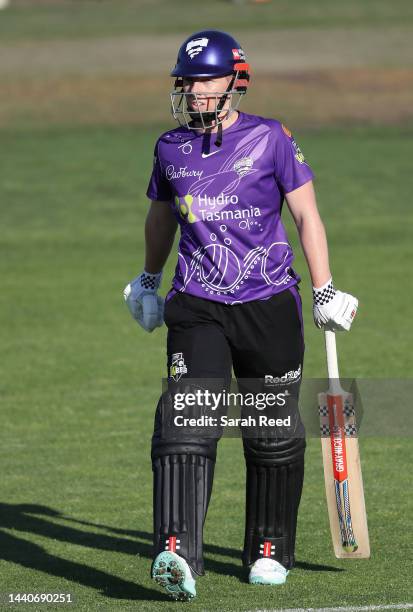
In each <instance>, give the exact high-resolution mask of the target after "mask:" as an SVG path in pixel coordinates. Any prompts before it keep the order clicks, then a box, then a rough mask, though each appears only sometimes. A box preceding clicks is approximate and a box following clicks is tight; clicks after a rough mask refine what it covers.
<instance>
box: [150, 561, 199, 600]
mask: <svg viewBox="0 0 413 612" xmlns="http://www.w3.org/2000/svg"><path fill="white" fill-rule="evenodd" d="M151 575H152V578H153V580H155V582H156V583H157V584H159V586H161V587H163V588H164V589H166V591H167V592H168V595H170V596H171V597H172V598H173V599H176V600H179V601H190V600H191V599H193V598H194V597H195V595H196V590H195V580H194V579H193V578H192V574H191V570H190V567H189V565H188V563H187V562H186V561H185V559H183V558H182V557H180V556H179V555H177V554H176V553H174V552H169V551H167V550H165V551H164V552H161V553H159V555H158V556H157V557H156V558H155V560H154V562H153V563H152V570H151Z"/></svg>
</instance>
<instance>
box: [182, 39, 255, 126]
mask: <svg viewBox="0 0 413 612" xmlns="http://www.w3.org/2000/svg"><path fill="white" fill-rule="evenodd" d="M171 76H173V77H176V80H175V89H174V91H173V92H172V93H171V105H172V114H173V116H174V118H175V119H176V120H177V121H178V122H179V123H180V124H181V125H185V126H186V127H188V128H189V129H196V128H197V127H200V126H201V127H203V128H207V127H212V125H219V124H220V123H222V121H224V119H225V118H226V117H228V116H229V114H231V113H232V112H233V111H234V110H236V108H238V105H239V102H240V100H241V97H242V96H243V95H244V94H245V93H246V91H247V87H248V82H249V78H250V76H249V65H248V64H247V63H246V60H245V54H244V51H243V49H242V47H241V45H240V44H239V42H237V41H236V40H235V38H233V37H232V36H231V35H230V34H227V33H226V32H220V31H218V30H202V31H200V32H195V34H192V36H190V37H189V38H187V39H186V40H185V41H184V43H183V44H182V45H181V47H180V49H179V52H178V59H177V61H176V65H175V67H174V69H173V70H172V72H171ZM222 76H231V80H230V82H229V85H228V87H227V89H226V91H221V92H213V93H211V94H209V93H208V97H211V96H212V97H214V96H215V98H216V105H215V110H214V111H213V112H211V111H207V112H201V111H190V110H188V105H187V99H188V98H187V96H193V95H195V96H196V94H192V93H191V92H188V93H185V92H184V90H183V79H184V78H211V79H213V78H217V77H222ZM236 96H238V98H237V100H236V105H233V103H232V102H233V98H234V97H236ZM228 98H230V106H229V109H228V112H227V113H225V115H224V116H223V117H221V116H220V113H221V111H222V108H223V106H224V104H225V102H226V100H227V99H228Z"/></svg>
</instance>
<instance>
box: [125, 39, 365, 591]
mask: <svg viewBox="0 0 413 612" xmlns="http://www.w3.org/2000/svg"><path fill="white" fill-rule="evenodd" d="M171 76H173V77H174V78H175V87H174V90H173V92H172V93H171V105H172V113H173V116H174V117H175V119H177V121H178V122H179V127H177V128H175V129H173V130H170V131H168V132H166V133H164V134H162V135H161V136H160V138H159V139H158V141H157V143H156V146H155V157H154V166H153V172H152V176H151V178H150V182H149V187H148V190H147V196H148V198H149V199H150V200H151V201H152V202H151V205H150V208H149V212H148V215H147V218H146V224H145V238H146V257H145V265H144V271H143V272H142V273H141V274H140V275H139V276H138V277H137V278H135V279H134V280H133V281H131V283H129V284H128V285H127V287H126V288H125V290H124V297H125V300H126V303H127V306H128V307H129V309H130V311H131V313H132V316H133V317H134V318H135V319H136V321H137V322H138V323H139V324H140V325H141V326H142V327H143V328H144V329H145V330H146V331H148V332H152V331H153V330H154V329H155V328H156V327H157V326H160V325H162V324H163V322H164V321H165V323H166V325H167V327H168V340H167V359H168V380H169V381H171V383H177V382H178V381H179V384H182V383H184V382H185V380H189V379H191V380H192V379H205V380H207V379H214V380H223V381H228V380H230V378H231V368H233V371H234V374H235V377H236V378H237V379H240V380H242V379H257V380H275V381H277V380H282V381H287V382H288V383H292V384H299V382H300V379H301V376H302V368H303V356H304V340H303V324H302V315H301V299H300V293H299V288H298V284H299V282H300V278H299V276H298V275H297V273H296V272H295V271H294V269H293V267H292V262H293V252H292V249H291V246H290V244H289V241H288V237H287V234H286V231H285V228H284V226H283V223H282V220H281V210H282V205H283V202H284V201H286V203H287V206H288V209H289V211H290V213H291V215H292V217H293V219H294V222H295V225H296V226H297V230H298V233H299V237H300V241H301V245H302V248H303V251H304V254H305V257H306V260H307V264H308V269H309V273H310V277H311V281H312V285H313V299H314V306H313V315H314V321H315V324H316V325H317V327H318V328H326V329H330V330H334V331H338V330H347V331H348V330H349V329H350V326H351V324H352V320H353V318H354V316H355V313H356V310H357V299H356V298H354V297H353V296H351V295H349V294H347V293H343V292H341V291H339V290H337V289H335V287H334V285H333V280H332V275H331V271H330V268H329V260H328V248H327V240H326V234H325V231H324V226H323V223H322V221H321V219H320V216H319V213H318V210H317V205H316V198H315V195H314V188H313V182H312V180H313V173H312V171H311V168H310V166H309V165H308V163H307V161H306V160H305V158H304V155H303V153H302V152H301V150H300V148H299V146H298V144H297V142H296V141H295V139H294V137H293V135H292V134H291V132H290V131H289V129H288V128H287V127H285V126H284V125H282V124H281V123H280V122H279V121H277V120H275V119H267V118H264V117H259V116H256V115H251V114H246V113H243V112H241V111H239V110H238V107H239V102H240V100H241V98H242V97H243V96H244V95H245V93H246V91H247V88H248V85H249V65H248V64H247V61H246V58H245V54H244V51H243V49H242V47H241V45H240V44H239V43H238V42H237V41H236V40H235V39H234V38H233V37H232V36H230V35H229V34H227V33H225V32H220V31H215V30H206V31H201V32H197V33H195V34H193V35H192V36H190V37H189V38H188V39H187V40H185V42H184V43H183V44H182V46H181V48H180V49H179V53H178V59H177V63H176V65H175V67H174V68H173V70H172V73H171ZM178 226H179V228H180V241H179V247H178V257H177V264H176V270H175V275H174V278H173V281H172V288H171V289H170V291H169V293H168V294H167V296H166V299H165V303H164V300H163V299H162V298H161V297H160V296H159V295H158V289H159V286H160V283H161V277H162V269H163V267H164V265H165V263H166V261H167V258H168V256H169V254H170V252H171V249H172V245H173V241H174V236H175V233H176V230H177V227H178ZM199 409H200V411H202V410H201V406H200V407H199ZM173 412H174V406H173V394H172V393H171V392H170V391H169V390H168V391H166V392H164V393H163V394H162V396H161V398H160V400H159V403H158V406H157V410H156V415H155V428H154V434H153V438H152V466H153V474H154V496H153V500H154V547H155V550H154V561H153V564H152V569H151V572H152V577H153V578H154V579H155V580H156V582H157V583H158V584H160V585H161V586H162V587H164V588H165V589H166V590H167V592H168V593H169V594H170V595H171V596H172V597H173V598H174V599H180V600H189V599H191V598H192V597H194V596H195V594H196V590H195V580H196V579H197V577H198V576H202V575H203V574H204V562H203V541H202V540H203V535H202V532H203V524H204V521H205V517H206V513H207V508H208V503H209V500H210V495H211V490H212V482H213V474H214V465H215V459H216V450H217V441H218V437H219V436H216V437H211V436H209V437H208V436H203V435H202V432H201V433H200V432H199V430H194V432H193V434H192V435H185V436H184V435H182V437H180V435H179V431H178V428H169V426H168V424H169V423H171V422H172V421H171V418H172V414H173ZM165 425H166V426H165ZM243 447H244V456H245V463H246V470H247V478H246V517H245V523H246V524H245V540H244V550H243V555H242V560H243V564H244V566H245V568H246V571H247V572H248V576H249V582H250V583H251V584H262V585H279V584H283V583H284V582H285V581H286V577H287V574H288V572H289V570H290V569H291V568H292V567H293V565H294V547H295V534H296V524H297V512H298V507H299V503H300V497H301V491H302V485H303V475H304V450H305V435H304V433H303V427H302V424H301V423H300V422H299V421H298V422H296V427H295V429H294V431H293V432H292V434H291V436H284V437H277V436H276V437H245V436H244V435H243Z"/></svg>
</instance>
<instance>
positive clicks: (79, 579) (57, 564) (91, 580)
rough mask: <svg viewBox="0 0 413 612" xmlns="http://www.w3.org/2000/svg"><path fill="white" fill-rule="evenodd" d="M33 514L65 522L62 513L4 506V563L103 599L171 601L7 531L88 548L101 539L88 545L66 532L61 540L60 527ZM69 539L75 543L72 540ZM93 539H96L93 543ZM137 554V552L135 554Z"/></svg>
mask: <svg viewBox="0 0 413 612" xmlns="http://www.w3.org/2000/svg"><path fill="white" fill-rule="evenodd" d="M30 512H33V513H37V514H42V515H43V516H48V517H54V518H61V515H60V513H59V512H56V511H54V510H52V509H51V508H46V507H45V506H35V505H30V504H15V505H12V504H0V559H2V560H4V561H9V562H11V563H15V564H17V565H20V566H22V567H27V568H29V569H35V570H38V571H41V572H44V573H46V574H49V575H51V576H56V577H58V578H63V579H65V580H70V581H71V582H73V583H76V584H81V585H83V586H87V587H90V588H93V589H96V590H98V591H99V592H100V593H102V595H105V596H106V597H110V598H114V599H128V600H135V601H136V600H148V601H154V600H156V601H159V602H165V601H170V599H169V597H167V596H166V595H164V594H163V593H161V592H159V591H156V590H152V589H148V588H145V587H143V586H140V585H139V584H135V583H134V582H130V581H128V580H123V579H122V578H118V577H117V576H113V575H112V574H108V573H107V572H104V571H101V570H98V569H95V568H93V567H90V566H89V565H85V564H83V563H77V562H75V561H69V560H67V559H62V558H61V557H57V556H56V555H52V554H50V553H48V552H47V551H46V550H45V549H44V548H43V547H41V546H39V545H37V544H34V543H33V542H28V541H27V540H24V539H22V538H20V537H17V536H16V535H14V534H13V535H12V534H11V533H8V532H6V531H3V529H13V530H14V531H23V532H25V533H30V534H31V533H34V534H37V535H42V536H46V537H50V538H53V539H59V540H62V541H64V542H69V543H73V544H85V545H87V546H92V547H93V544H94V543H95V544H96V541H97V540H98V539H99V538H100V536H99V534H89V539H88V540H87V542H88V543H87V544H86V543H85V542H84V541H83V539H82V534H81V532H77V533H74V532H76V530H74V529H71V530H70V533H68V532H67V531H66V532H63V537H59V534H60V531H57V528H58V527H59V526H57V525H55V524H53V523H51V522H49V521H47V520H45V519H39V518H37V517H33V516H31V515H30V514H29V513H30ZM2 528H3V529H2ZM63 530H64V528H63ZM60 535H61V534H60ZM69 535H70V536H71V537H72V538H73V539H71V538H70V537H69ZM90 536H93V538H92V540H91V539H90ZM95 539H96V540H95ZM106 544H107V542H106ZM100 548H103V549H104V550H116V551H121V552H122V547H118V546H116V547H112V548H110V547H109V546H107V545H105V546H103V547H100ZM134 552H136V551H135V550H134ZM91 556H92V555H91ZM40 586H41V585H39V588H40ZM22 588H23V587H22Z"/></svg>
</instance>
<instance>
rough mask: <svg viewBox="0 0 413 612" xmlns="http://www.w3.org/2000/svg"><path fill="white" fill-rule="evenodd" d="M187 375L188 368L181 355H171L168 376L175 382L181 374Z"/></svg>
mask: <svg viewBox="0 0 413 612" xmlns="http://www.w3.org/2000/svg"><path fill="white" fill-rule="evenodd" d="M187 373H188V368H187V367H186V365H185V359H184V354H183V353H174V354H173V355H172V360H171V366H170V368H169V376H170V377H171V378H172V379H173V380H174V381H175V382H178V380H179V379H180V378H181V376H182V375H183V374H187Z"/></svg>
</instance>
